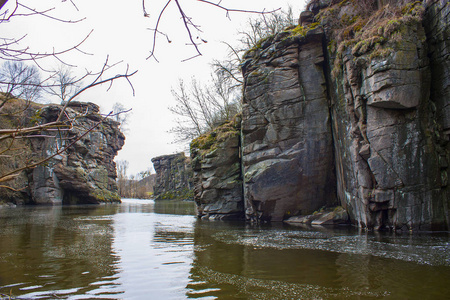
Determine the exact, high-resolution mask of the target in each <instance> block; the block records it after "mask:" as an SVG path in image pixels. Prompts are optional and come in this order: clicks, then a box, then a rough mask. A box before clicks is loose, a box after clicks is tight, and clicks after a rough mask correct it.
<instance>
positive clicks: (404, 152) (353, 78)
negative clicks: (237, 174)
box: [193, 0, 450, 230]
mask: <svg viewBox="0 0 450 300" xmlns="http://www.w3.org/2000/svg"><path fill="white" fill-rule="evenodd" d="M364 3H365V4H364ZM364 3H363V2H360V1H335V0H313V1H310V4H309V6H308V7H309V8H310V9H311V12H312V15H311V12H308V13H303V14H302V15H301V17H300V19H299V23H300V25H299V26H297V27H291V28H287V29H286V30H285V31H283V32H280V33H278V34H276V35H275V36H270V37H268V38H266V39H264V40H262V41H260V42H259V43H258V45H257V46H256V47H254V48H253V49H251V50H249V51H248V52H247V53H246V54H245V56H244V61H243V64H242V70H243V74H244V79H245V82H244V103H243V112H242V129H241V141H242V142H241V159H240V160H236V161H234V162H233V163H231V162H229V160H228V159H226V160H225V161H226V162H225V163H224V164H223V165H220V163H219V162H220V160H217V161H214V162H213V164H214V169H220V168H221V167H225V166H230V165H233V164H234V163H236V162H238V161H239V162H240V163H241V171H242V174H243V175H241V176H242V179H243V190H244V193H243V197H242V199H243V202H244V210H245V214H246V217H247V218H248V219H250V220H254V221H264V220H271V221H281V220H285V219H288V218H289V217H290V216H294V215H295V216H296V219H297V220H298V219H301V216H302V215H307V214H310V213H312V212H313V211H314V210H318V209H319V208H322V207H329V206H333V205H342V206H343V207H344V208H345V209H346V211H347V213H348V216H349V217H350V220H351V221H352V222H353V223H354V224H355V225H358V226H359V227H363V228H369V229H371V228H376V229H381V228H385V227H386V228H391V229H401V230H415V229H419V230H429V229H448V228H449V224H450V211H449V205H450V191H449V189H450V188H449V182H448V168H449V159H450V143H449V140H450V100H449V99H450V60H449V57H450V56H449V55H450V54H449V49H450V45H449V39H448V37H449V36H450V27H449V26H450V25H449V24H450V5H449V3H448V1H407V0H402V1H375V0H373V1H364ZM370 4H373V5H370ZM203 138H205V136H204V137H203ZM214 147H217V148H220V147H218V146H214ZM207 149H209V148H207ZM208 151H210V150H207V152H206V153H202V154H201V156H200V157H197V154H196V153H193V154H194V156H193V158H194V160H196V159H197V158H198V161H199V163H198V164H195V168H196V173H195V175H196V176H195V178H196V179H195V180H196V182H197V183H198V188H197V187H196V194H195V197H196V200H197V203H198V205H199V207H200V211H205V209H206V208H208V209H209V207H214V205H216V204H217V205H218V206H219V207H221V206H222V207H223V204H221V201H223V199H222V198H221V197H220V196H219V195H218V194H217V191H218V190H219V189H217V188H213V189H212V190H211V185H210V184H209V180H211V182H213V179H212V178H218V177H217V176H210V175H209V173H208V168H210V167H212V166H211V165H210V164H209V163H210V162H211V161H210V160H205V158H207V153H208ZM234 157H236V155H235V156H234ZM203 195H205V196H203ZM209 195H212V196H209ZM204 199H207V200H204ZM214 199H215V200H214ZM208 213H209V212H207V211H206V212H205V214H206V215H207V214H208ZM234 213H235V212H233V214H234ZM342 216H344V214H342Z"/></svg>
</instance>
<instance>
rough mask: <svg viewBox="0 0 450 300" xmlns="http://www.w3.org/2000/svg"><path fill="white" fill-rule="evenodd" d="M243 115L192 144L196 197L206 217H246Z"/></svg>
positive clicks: (204, 217) (198, 209)
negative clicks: (241, 132) (241, 122)
mask: <svg viewBox="0 0 450 300" xmlns="http://www.w3.org/2000/svg"><path fill="white" fill-rule="evenodd" d="M240 121H241V120H240V117H239V116H238V117H236V118H235V120H233V121H231V122H229V123H226V124H224V125H222V126H219V127H218V128H216V129H215V130H214V131H212V132H209V133H207V134H205V135H202V136H200V137H199V138H197V139H195V140H194V141H192V143H191V157H192V168H193V170H194V199H195V202H196V204H197V214H198V216H199V217H200V218H203V219H243V217H244V202H243V198H242V176H241V166H240V161H239V157H240V154H239V151H240Z"/></svg>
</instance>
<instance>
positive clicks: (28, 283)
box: [0, 206, 117, 298]
mask: <svg viewBox="0 0 450 300" xmlns="http://www.w3.org/2000/svg"><path fill="white" fill-rule="evenodd" d="M105 212H106V213H109V214H114V213H115V212H116V208H115V207H111V206H110V207H101V208H100V207H96V206H91V207H78V208H72V209H70V210H65V209H63V208H61V207H45V208H42V207H34V208H21V209H18V210H15V209H6V210H0V228H2V230H1V231H0V240H1V243H0V286H5V285H6V287H4V288H3V289H2V291H4V290H6V291H8V293H9V290H13V291H14V294H24V297H25V298H26V297H33V298H38V297H39V296H41V295H48V294H49V291H59V292H55V293H58V294H60V293H61V294H64V293H73V291H77V293H87V292H88V291H90V290H92V289H93V287H92V286H90V284H91V283H94V282H96V281H97V280H98V278H101V277H107V276H112V275H114V274H116V270H115V267H114V266H115V263H116V261H117V257H116V256H115V255H114V253H113V251H112V247H111V246H112V245H111V238H112V234H113V228H112V220H111V218H108V217H106V218H105V217H104V215H105ZM11 285H12V286H11Z"/></svg>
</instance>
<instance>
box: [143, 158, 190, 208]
mask: <svg viewBox="0 0 450 300" xmlns="http://www.w3.org/2000/svg"><path fill="white" fill-rule="evenodd" d="M152 163H153V167H154V168H155V171H156V179H155V185H154V186H153V191H154V196H155V199H156V200H166V199H190V198H192V186H191V180H192V170H191V166H190V159H189V158H187V157H186V156H185V154H184V153H183V152H181V153H177V154H172V155H163V156H158V157H155V158H152Z"/></svg>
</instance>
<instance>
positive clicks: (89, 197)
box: [2, 100, 125, 205]
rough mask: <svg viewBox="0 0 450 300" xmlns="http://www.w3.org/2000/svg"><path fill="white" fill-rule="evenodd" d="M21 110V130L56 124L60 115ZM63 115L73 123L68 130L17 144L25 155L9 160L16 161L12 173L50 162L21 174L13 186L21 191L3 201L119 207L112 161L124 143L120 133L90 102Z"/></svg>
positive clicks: (55, 108)
mask: <svg viewBox="0 0 450 300" xmlns="http://www.w3.org/2000/svg"><path fill="white" fill-rule="evenodd" d="M17 101H19V102H20V100H17ZM19 106H20V105H19ZM25 107H26V110H24V111H23V114H24V115H23V119H24V120H26V122H25V123H24V122H23V121H24V120H21V122H22V124H21V125H20V126H25V124H26V123H27V122H30V124H31V123H33V122H37V124H46V123H50V122H54V121H55V120H56V119H57V118H58V115H59V114H60V112H61V110H62V106H61V105H45V106H43V105H36V104H32V105H29V104H28V105H25ZM65 112H66V116H68V117H69V118H70V119H73V120H75V121H74V122H73V123H72V127H71V128H70V129H69V130H68V129H67V128H65V127H63V128H60V129H59V130H54V129H53V130H52V129H51V128H50V129H48V130H45V131H41V132H39V134H35V135H32V136H31V137H29V138H27V139H24V140H23V141H22V142H21V143H22V144H21V146H22V147H23V149H24V151H23V153H25V154H26V155H23V154H22V152H18V153H17V155H13V156H11V158H10V159H9V160H10V161H12V160H15V168H17V167H20V166H24V165H25V163H27V164H30V163H32V162H37V161H39V160H41V159H43V158H46V157H50V156H53V158H51V159H50V160H48V161H46V162H45V163H44V164H40V165H38V166H37V167H34V168H31V169H28V170H26V172H24V173H22V174H21V175H19V176H18V178H19V179H20V180H21V182H20V183H19V182H17V181H16V182H15V183H16V184H17V183H19V184H20V185H22V186H24V187H23V188H21V189H20V188H19V190H20V192H15V193H14V194H10V193H9V194H4V195H3V200H7V201H11V202H15V203H18V204H20V203H33V204H51V205H61V204H84V203H102V202H120V197H119V195H118V193H117V185H116V181H115V179H116V168H115V163H114V160H113V159H114V157H115V156H116V155H117V152H118V151H119V150H120V149H121V148H122V146H123V144H124V139H125V137H124V135H123V134H122V133H121V132H120V130H119V129H118V128H119V123H117V122H115V121H113V120H110V119H108V118H104V117H103V116H101V115H100V114H99V107H98V106H97V105H95V104H93V103H80V102H73V103H70V104H69V105H68V107H67V108H66V110H65ZM33 125H35V124H33ZM28 126H29V125H28ZM14 142H15V141H14ZM69 145H70V147H69V148H68V149H67V150H66V151H64V152H61V153H59V154H58V152H59V150H60V149H63V148H64V147H67V146H69ZM2 192H4V190H3V191H2Z"/></svg>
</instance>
